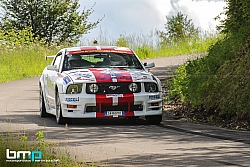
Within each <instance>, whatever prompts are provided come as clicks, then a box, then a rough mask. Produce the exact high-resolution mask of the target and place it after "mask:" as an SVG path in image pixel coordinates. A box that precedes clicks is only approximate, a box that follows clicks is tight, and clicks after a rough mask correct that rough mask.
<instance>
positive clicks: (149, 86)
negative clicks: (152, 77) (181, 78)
mask: <svg viewBox="0 0 250 167" xmlns="http://www.w3.org/2000/svg"><path fill="white" fill-rule="evenodd" d="M144 86H145V91H146V92H158V86H157V84H156V83H153V82H147V83H144Z"/></svg>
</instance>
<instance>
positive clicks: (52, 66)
mask: <svg viewBox="0 0 250 167" xmlns="http://www.w3.org/2000/svg"><path fill="white" fill-rule="evenodd" d="M47 70H51V71H56V70H57V67H56V66H54V65H48V66H47Z"/></svg>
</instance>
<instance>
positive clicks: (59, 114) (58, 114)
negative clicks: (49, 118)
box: [56, 92, 71, 124]
mask: <svg viewBox="0 0 250 167" xmlns="http://www.w3.org/2000/svg"><path fill="white" fill-rule="evenodd" d="M56 122H57V123H58V124H66V123H71V119H67V118H64V117H63V116H62V108H61V101H60V98H59V93H58V92H57V93H56Z"/></svg>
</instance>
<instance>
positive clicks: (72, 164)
mask: <svg viewBox="0 0 250 167" xmlns="http://www.w3.org/2000/svg"><path fill="white" fill-rule="evenodd" d="M0 145H1V147H0V166H2V167H37V166H41V167H56V166H57V167H63V166H67V167H95V166H96V165H95V164H94V163H91V164H89V163H88V164H87V163H85V162H84V161H80V160H78V159H77V157H74V158H72V156H71V155H70V153H69V152H68V151H67V148H66V147H63V149H62V147H61V146H60V143H53V142H47V141H45V136H44V133H43V132H42V131H38V132H36V134H34V135H27V134H26V133H22V132H19V133H14V132H8V133H2V134H0ZM6 149H9V151H11V152H9V156H10V157H13V156H14V153H13V151H16V152H17V151H30V152H32V151H41V153H42V157H41V159H39V158H35V159H36V160H37V161H39V160H40V162H24V161H22V162H7V161H6V160H7V151H6ZM35 156H38V154H35ZM14 160H17V159H16V158H15V159H14ZM20 160H23V157H22V155H21V156H20ZM24 160H26V161H31V160H30V159H28V157H27V155H26V157H25V159H24Z"/></svg>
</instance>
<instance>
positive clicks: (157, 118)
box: [146, 115, 162, 125]
mask: <svg viewBox="0 0 250 167" xmlns="http://www.w3.org/2000/svg"><path fill="white" fill-rule="evenodd" d="M146 120H147V122H148V123H149V124H151V125H158V124H160V123H161V121H162V115H152V116H146Z"/></svg>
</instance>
